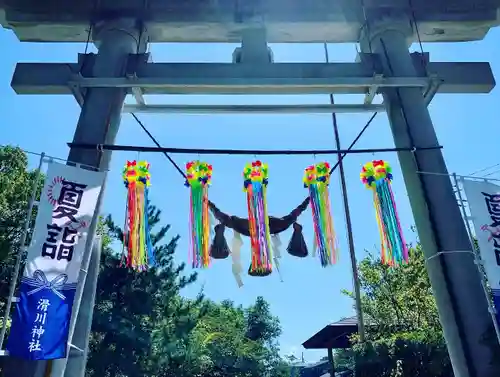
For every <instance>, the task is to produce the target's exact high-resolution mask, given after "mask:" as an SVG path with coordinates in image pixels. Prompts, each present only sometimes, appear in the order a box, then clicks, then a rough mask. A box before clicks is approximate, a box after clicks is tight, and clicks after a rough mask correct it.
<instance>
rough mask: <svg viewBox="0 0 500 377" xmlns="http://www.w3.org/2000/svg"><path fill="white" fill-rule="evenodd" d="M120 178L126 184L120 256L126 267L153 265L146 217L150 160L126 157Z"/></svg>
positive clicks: (141, 269)
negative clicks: (121, 254) (121, 252)
mask: <svg viewBox="0 0 500 377" xmlns="http://www.w3.org/2000/svg"><path fill="white" fill-rule="evenodd" d="M123 182H124V184H125V187H126V188H127V208H126V212H125V226H124V228H123V229H124V234H123V248H124V250H123V258H124V259H125V261H126V266H127V267H130V268H132V269H134V270H136V271H143V270H145V269H146V268H147V267H148V266H150V267H152V266H154V265H155V258H154V252H153V244H152V242H151V235H150V230H149V220H148V205H149V199H148V194H149V185H150V174H149V163H148V162H146V161H139V162H137V161H135V160H134V161H132V162H131V161H127V164H126V165H125V167H124V168H123ZM125 249H126V252H125Z"/></svg>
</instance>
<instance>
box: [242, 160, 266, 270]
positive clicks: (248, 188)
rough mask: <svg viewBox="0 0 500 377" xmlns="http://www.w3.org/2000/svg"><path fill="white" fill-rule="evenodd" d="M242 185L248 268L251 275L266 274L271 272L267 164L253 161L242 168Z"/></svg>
mask: <svg viewBox="0 0 500 377" xmlns="http://www.w3.org/2000/svg"><path fill="white" fill-rule="evenodd" d="M243 180H244V183H243V186H244V191H245V192H246V194H247V206H248V230H249V233H250V241H251V252H252V263H251V265H250V267H249V269H248V273H249V275H251V276H267V275H269V274H270V273H271V272H272V269H273V266H272V247H271V233H270V227H269V216H268V211H267V197H266V191H267V184H268V182H269V169H268V166H267V164H264V163H262V162H261V161H254V162H252V163H249V164H247V165H246V166H245V169H244V170H243Z"/></svg>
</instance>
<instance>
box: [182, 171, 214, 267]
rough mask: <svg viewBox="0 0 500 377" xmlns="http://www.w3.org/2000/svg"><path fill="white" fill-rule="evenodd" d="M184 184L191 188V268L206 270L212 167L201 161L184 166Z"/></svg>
mask: <svg viewBox="0 0 500 377" xmlns="http://www.w3.org/2000/svg"><path fill="white" fill-rule="evenodd" d="M186 178H187V179H186V183H185V185H186V186H187V187H190V188H191V199H190V216H189V228H190V234H191V239H190V243H191V245H190V249H191V259H192V265H193V268H206V267H208V265H209V264H210V254H209V249H210V220H209V213H208V187H209V186H210V183H211V182H212V165H209V164H207V163H206V162H201V161H191V162H188V163H187V164H186Z"/></svg>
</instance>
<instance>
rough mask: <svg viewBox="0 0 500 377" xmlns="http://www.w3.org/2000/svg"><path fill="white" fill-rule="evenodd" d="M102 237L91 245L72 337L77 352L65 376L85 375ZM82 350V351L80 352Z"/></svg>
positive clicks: (73, 346)
mask: <svg viewBox="0 0 500 377" xmlns="http://www.w3.org/2000/svg"><path fill="white" fill-rule="evenodd" d="M101 251H102V239H101V237H100V236H96V238H95V239H94V244H93V247H92V255H91V258H90V263H89V267H88V271H87V279H86V280H85V288H84V292H83V296H82V301H81V308H82V310H80V312H79V315H78V320H77V322H76V326H75V331H74V334H73V339H72V342H71V343H72V344H71V345H72V348H73V349H75V350H77V352H78V353H79V354H78V355H77V356H74V357H70V358H69V359H68V363H67V365H66V371H65V373H64V376H65V377H85V366H86V364H87V354H88V345H89V338H90V331H91V328H92V316H93V312H94V311H93V310H92V308H93V307H94V304H95V296H96V287H97V279H98V277H99V266H100V262H101ZM80 350H83V352H80Z"/></svg>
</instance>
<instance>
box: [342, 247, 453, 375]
mask: <svg viewBox="0 0 500 377" xmlns="http://www.w3.org/2000/svg"><path fill="white" fill-rule="evenodd" d="M409 252H410V262H409V263H408V264H407V265H402V266H398V267H397V268H389V267H388V266H386V265H383V264H381V262H380V259H379V258H376V257H373V256H372V255H370V256H369V257H367V258H365V259H364V260H362V261H361V263H360V264H359V278H360V286H361V290H362V299H361V302H362V308H363V313H364V314H365V322H366V325H367V326H366V330H367V342H365V343H364V344H356V345H355V346H354V348H353V350H350V351H344V352H339V353H338V354H337V356H336V359H337V362H338V363H339V364H340V363H342V364H343V365H344V366H346V367H347V368H349V363H352V364H351V369H356V375H357V376H372V375H377V376H380V377H386V376H387V377H392V376H394V375H398V374H397V373H400V374H399V375H401V376H416V375H425V376H428V377H448V376H450V377H451V376H452V375H453V373H452V369H451V364H450V360H449V357H448V353H447V350H446V346H445V343H444V340H443V335H442V329H441V325H440V322H439V317H438V312H437V307H436V303H435V300H434V297H433V295H432V290H431V286H430V282H429V279H428V276H427V272H426V270H425V258H424V255H423V252H422V250H421V247H420V244H417V245H416V246H415V247H411V248H410V251H409ZM344 293H345V294H347V295H349V296H351V297H352V296H353V294H352V292H349V291H344ZM354 367H355V368H354Z"/></svg>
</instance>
